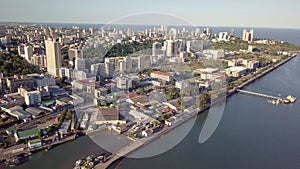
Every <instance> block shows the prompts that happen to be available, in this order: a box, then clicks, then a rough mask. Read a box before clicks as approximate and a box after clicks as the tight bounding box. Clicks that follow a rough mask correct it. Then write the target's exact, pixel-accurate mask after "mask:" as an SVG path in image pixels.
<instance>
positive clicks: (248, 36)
mask: <svg viewBox="0 0 300 169" xmlns="http://www.w3.org/2000/svg"><path fill="white" fill-rule="evenodd" d="M253 38H254V30H253V29H251V30H250V31H249V32H248V31H247V30H246V29H244V30H243V37H242V39H243V41H247V42H253Z"/></svg>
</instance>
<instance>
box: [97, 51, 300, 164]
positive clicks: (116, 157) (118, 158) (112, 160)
mask: <svg viewBox="0 0 300 169" xmlns="http://www.w3.org/2000/svg"><path fill="white" fill-rule="evenodd" d="M298 54H299V53H294V54H293V55H292V56H289V57H288V58H286V59H284V60H282V61H280V62H279V63H277V64H275V65H274V66H271V67H269V68H268V69H266V70H264V71H263V72H262V73H260V74H258V75H256V76H255V77H253V78H251V79H249V80H247V81H245V82H243V83H242V84H240V85H238V86H237V87H235V88H234V89H231V90H230V91H228V93H227V94H226V96H224V98H220V99H218V100H217V101H216V102H215V103H213V104H212V105H209V106H206V107H205V108H204V109H202V110H201V111H199V112H198V113H195V114H193V115H191V116H190V117H188V118H187V119H183V120H182V121H180V122H179V123H177V124H175V125H174V126H172V127H171V128H168V129H167V130H163V131H161V133H158V135H155V136H154V137H153V138H150V139H149V140H147V141H145V142H144V143H143V144H141V145H138V146H137V147H135V148H133V149H132V150H131V151H128V152H124V153H118V154H122V156H119V155H113V156H112V157H111V158H110V159H109V161H107V162H106V163H100V164H98V165H97V166H95V167H96V169H98V168H99V169H100V168H101V169H103V168H105V169H107V168H109V167H110V166H111V165H113V164H115V163H117V162H122V160H123V159H124V158H126V157H124V156H126V155H127V154H130V153H133V152H135V151H137V150H139V149H141V148H143V147H144V146H146V145H148V144H150V143H152V142H154V141H155V140H157V139H159V138H160V137H161V136H162V135H164V134H167V133H168V132H170V131H172V130H174V129H176V128H177V127H179V126H181V125H182V124H183V123H186V122H187V121H189V120H192V119H193V118H194V117H195V116H198V115H200V114H201V113H203V112H205V111H206V110H208V109H209V108H211V107H212V106H214V105H216V104H218V103H219V102H220V101H222V100H223V99H225V98H228V97H230V96H232V95H233V94H235V93H237V92H238V91H237V89H241V88H244V87H245V86H248V85H249V84H251V83H253V82H255V81H256V80H258V79H260V78H262V77H263V76H265V75H266V74H268V73H270V72H272V71H273V70H275V69H277V68H279V67H280V66H282V65H284V64H285V63H287V62H289V61H290V60H292V59H294V58H295V57H297V56H298ZM116 167H118V166H116Z"/></svg>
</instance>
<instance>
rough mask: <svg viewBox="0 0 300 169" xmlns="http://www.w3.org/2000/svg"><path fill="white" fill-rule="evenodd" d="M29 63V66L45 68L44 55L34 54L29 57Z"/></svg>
mask: <svg viewBox="0 0 300 169" xmlns="http://www.w3.org/2000/svg"><path fill="white" fill-rule="evenodd" d="M30 62H31V64H33V65H35V66H38V67H39V68H46V67H47V61H46V55H40V54H34V55H33V56H32V57H31V61H30Z"/></svg>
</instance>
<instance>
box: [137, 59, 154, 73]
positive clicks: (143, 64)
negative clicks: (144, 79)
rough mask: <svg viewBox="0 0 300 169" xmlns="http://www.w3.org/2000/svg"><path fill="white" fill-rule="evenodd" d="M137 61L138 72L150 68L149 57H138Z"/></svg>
mask: <svg viewBox="0 0 300 169" xmlns="http://www.w3.org/2000/svg"><path fill="white" fill-rule="evenodd" d="M137 59H138V70H140V71H141V70H144V69H147V68H150V66H151V58H150V56H139V57H137Z"/></svg>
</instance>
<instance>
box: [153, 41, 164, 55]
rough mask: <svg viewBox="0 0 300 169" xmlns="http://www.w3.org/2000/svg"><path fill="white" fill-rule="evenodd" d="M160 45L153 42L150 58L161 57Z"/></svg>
mask: <svg viewBox="0 0 300 169" xmlns="http://www.w3.org/2000/svg"><path fill="white" fill-rule="evenodd" d="M161 48H162V44H161V43H159V42H154V43H153V44H152V56H158V55H161Z"/></svg>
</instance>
